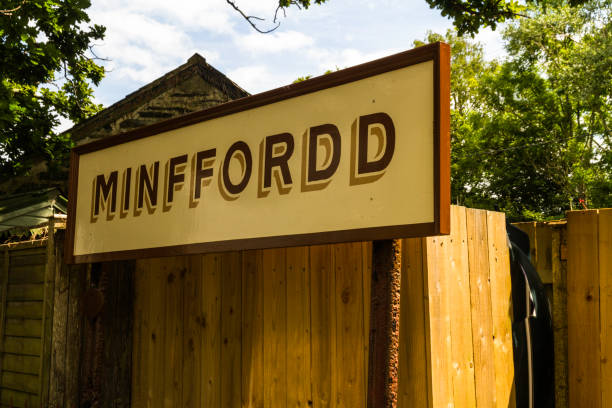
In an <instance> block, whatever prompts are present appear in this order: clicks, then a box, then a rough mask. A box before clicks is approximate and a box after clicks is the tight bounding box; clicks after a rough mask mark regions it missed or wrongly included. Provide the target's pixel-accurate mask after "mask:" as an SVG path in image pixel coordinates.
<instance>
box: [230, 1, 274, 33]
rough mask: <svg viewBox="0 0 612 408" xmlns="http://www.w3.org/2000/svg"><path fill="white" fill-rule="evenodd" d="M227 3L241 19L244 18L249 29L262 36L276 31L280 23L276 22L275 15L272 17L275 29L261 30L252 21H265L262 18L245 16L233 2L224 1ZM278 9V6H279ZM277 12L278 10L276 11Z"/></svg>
mask: <svg viewBox="0 0 612 408" xmlns="http://www.w3.org/2000/svg"><path fill="white" fill-rule="evenodd" d="M225 1H226V2H227V4H229V5H230V6H232V8H233V9H234V10H236V11H237V12H238V13H240V15H241V16H242V18H244V19H245V20H246V21H247V22H248V23H249V24H250V25H251V27H253V29H254V30H255V31H257V32H258V33H262V34H267V33H271V32H272V31H274V30H276V29H277V28H278V27H279V26H280V23H278V22H276V14H275V15H274V22H275V23H276V27H274V28H271V29H269V30H262V29H260V28H259V27H257V25H256V24H255V23H254V22H253V20H258V21H265V19H264V18H261V17H256V16H247V15H246V14H244V12H243V11H242V10H241V9H240V8H239V7H238V6H237V5H236V3H234V1H233V0H225ZM279 7H280V6H279ZM277 12H278V9H277Z"/></svg>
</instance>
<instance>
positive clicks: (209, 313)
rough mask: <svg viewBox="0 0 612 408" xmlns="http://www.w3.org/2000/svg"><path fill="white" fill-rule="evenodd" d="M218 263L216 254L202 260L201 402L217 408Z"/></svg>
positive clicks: (219, 273)
mask: <svg viewBox="0 0 612 408" xmlns="http://www.w3.org/2000/svg"><path fill="white" fill-rule="evenodd" d="M220 263H221V260H220V259H219V255H217V254H207V255H204V256H203V257H202V267H203V271H202V295H203V296H202V304H201V308H202V315H201V318H200V324H201V325H202V328H203V334H202V339H201V341H202V343H201V344H202V346H201V347H202V377H201V380H202V386H201V392H202V402H203V404H202V405H203V406H204V407H211V408H216V407H220V406H221V369H222V368H221V298H220V297H221V265H220Z"/></svg>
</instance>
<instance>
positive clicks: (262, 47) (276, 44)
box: [234, 31, 314, 54]
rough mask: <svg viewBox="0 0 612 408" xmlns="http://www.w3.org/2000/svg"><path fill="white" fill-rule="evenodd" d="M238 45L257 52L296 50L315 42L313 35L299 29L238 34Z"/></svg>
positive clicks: (236, 40) (236, 41) (236, 38)
mask: <svg viewBox="0 0 612 408" xmlns="http://www.w3.org/2000/svg"><path fill="white" fill-rule="evenodd" d="M234 41H235V43H236V45H237V46H238V47H240V48H241V49H244V50H248V51H250V52H252V53H255V54H262V53H277V52H284V51H296V50H299V49H302V48H306V47H310V46H312V45H313V44H314V40H313V39H312V37H309V36H307V35H306V34H303V33H300V32H297V31H279V32H273V33H270V34H266V35H262V34H260V33H251V34H249V35H246V36H236V37H235V39H234Z"/></svg>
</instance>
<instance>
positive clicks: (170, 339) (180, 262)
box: [158, 257, 186, 407]
mask: <svg viewBox="0 0 612 408" xmlns="http://www.w3.org/2000/svg"><path fill="white" fill-rule="evenodd" d="M185 261H186V258H185V257H172V258H163V259H160V260H159V261H158V262H160V263H161V265H162V271H163V279H164V281H163V283H162V284H163V286H164V287H165V290H166V302H165V306H166V307H165V311H164V312H165V314H164V325H163V328H162V330H163V331H164V342H163V344H164V348H163V353H164V355H165V358H164V359H163V360H164V365H163V373H164V374H163V375H164V404H163V406H164V407H174V406H182V405H183V401H182V398H183V390H182V383H183V381H182V374H183V370H182V367H181V364H182V362H183V280H184V277H185V272H186V265H185Z"/></svg>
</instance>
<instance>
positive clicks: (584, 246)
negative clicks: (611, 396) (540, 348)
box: [567, 211, 601, 408]
mask: <svg viewBox="0 0 612 408" xmlns="http://www.w3.org/2000/svg"><path fill="white" fill-rule="evenodd" d="M567 221H568V231H567V233H568V237H567V240H568V251H569V253H568V270H567V311H568V312H567V319H568V366H569V378H568V386H569V403H570V407H578V406H580V407H585V408H598V407H600V406H601V362H600V358H601V349H600V327H599V324H600V320H599V319H600V303H599V302H600V298H599V265H598V263H599V257H598V254H597V252H598V250H597V249H598V242H597V236H598V219H597V212H596V211H575V212H569V213H568V219H567Z"/></svg>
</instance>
